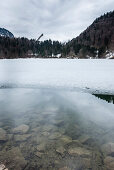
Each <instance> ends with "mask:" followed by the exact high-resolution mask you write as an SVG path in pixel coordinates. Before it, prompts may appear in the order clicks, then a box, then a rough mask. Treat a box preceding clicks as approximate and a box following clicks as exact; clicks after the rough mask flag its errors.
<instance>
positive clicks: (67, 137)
mask: <svg viewBox="0 0 114 170" xmlns="http://www.w3.org/2000/svg"><path fill="white" fill-rule="evenodd" d="M60 140H61V142H63V143H64V144H68V143H71V142H72V138H71V137H69V136H65V135H63V136H62V137H61V138H60Z"/></svg>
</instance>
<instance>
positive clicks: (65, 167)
mask: <svg viewBox="0 0 114 170" xmlns="http://www.w3.org/2000/svg"><path fill="white" fill-rule="evenodd" d="M59 170H70V169H69V168H68V167H67V166H64V167H62V168H59Z"/></svg>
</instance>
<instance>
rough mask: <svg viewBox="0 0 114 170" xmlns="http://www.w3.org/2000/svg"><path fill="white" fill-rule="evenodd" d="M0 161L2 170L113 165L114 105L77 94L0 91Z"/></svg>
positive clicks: (86, 169) (96, 169)
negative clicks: (4, 169)
mask: <svg viewBox="0 0 114 170" xmlns="http://www.w3.org/2000/svg"><path fill="white" fill-rule="evenodd" d="M0 164H4V165H5V167H6V168H8V170H105V169H107V170H108V169H109V170H112V169H114V105H113V104H112V103H108V102H106V101H104V100H102V99H99V98H97V97H95V96H93V95H91V94H88V93H82V92H74V91H62V90H61V91H60V90H52V89H1V90H0Z"/></svg>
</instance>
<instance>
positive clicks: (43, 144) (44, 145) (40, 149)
mask: <svg viewBox="0 0 114 170" xmlns="http://www.w3.org/2000/svg"><path fill="white" fill-rule="evenodd" d="M36 149H37V151H40V152H44V151H45V149H46V144H45V143H41V144H39V145H37V147H36Z"/></svg>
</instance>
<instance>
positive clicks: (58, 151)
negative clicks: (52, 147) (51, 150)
mask: <svg viewBox="0 0 114 170" xmlns="http://www.w3.org/2000/svg"><path fill="white" fill-rule="evenodd" d="M65 151H66V150H65V148H64V147H63V146H60V147H57V148H56V152H57V153H60V154H63V153H64V152H65Z"/></svg>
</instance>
